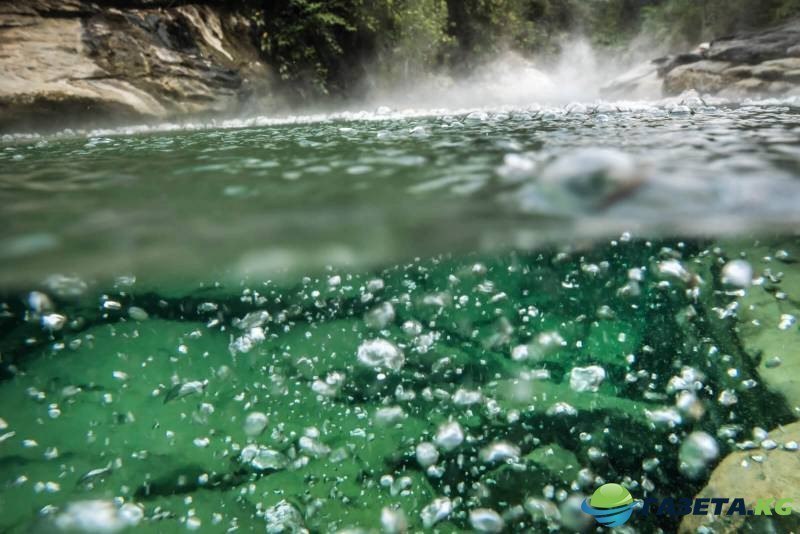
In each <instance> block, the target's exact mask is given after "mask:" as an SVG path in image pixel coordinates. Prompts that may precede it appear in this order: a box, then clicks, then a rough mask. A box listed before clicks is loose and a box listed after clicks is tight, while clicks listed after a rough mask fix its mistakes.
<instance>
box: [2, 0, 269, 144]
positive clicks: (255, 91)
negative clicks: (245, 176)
mask: <svg viewBox="0 0 800 534" xmlns="http://www.w3.org/2000/svg"><path fill="white" fill-rule="evenodd" d="M107 4H108V3H106V2H100V3H98V4H95V3H89V2H83V1H78V0H73V1H67V2H63V1H59V2H56V1H49V0H39V1H34V2H26V3H19V2H0V131H10V132H21V131H28V130H31V129H41V128H42V127H47V128H56V129H62V128H67V127H76V126H98V125H108V124H111V123H112V121H113V123H118V122H119V121H132V120H141V121H148V120H165V119H173V118H178V117H181V116H186V115H192V116H210V115H215V114H220V113H236V112H241V111H243V110H245V109H246V108H247V107H248V106H250V105H255V104H259V105H267V104H268V103H269V101H270V100H271V98H272V92H271V85H272V81H271V80H272V73H271V71H270V69H269V68H268V67H267V65H266V64H264V63H263V62H262V61H261V60H260V58H259V53H258V49H257V46H256V43H255V41H254V39H253V38H252V36H253V31H252V28H251V22H250V21H249V20H248V19H247V18H246V17H244V16H243V15H242V14H240V13H237V12H236V11H233V10H230V9H227V8H225V7H220V6H219V5H216V6H215V5H213V4H212V3H211V2H207V3H203V2H197V3H186V2H179V3H176V2H156V1H146V0H142V1H138V2H128V3H126V4H125V5H126V7H124V8H116V7H112V6H110V5H107Z"/></svg>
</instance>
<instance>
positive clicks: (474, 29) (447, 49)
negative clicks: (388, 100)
mask: <svg viewBox="0 0 800 534" xmlns="http://www.w3.org/2000/svg"><path fill="white" fill-rule="evenodd" d="M249 3H250V5H251V6H253V7H254V15H253V16H254V18H255V20H256V21H257V27H258V31H259V37H260V41H261V46H262V49H263V51H264V53H265V55H266V56H267V57H268V59H269V60H270V62H271V63H272V64H273V65H275V66H276V68H277V69H278V72H279V74H280V76H281V78H282V79H283V80H285V81H286V82H287V83H289V84H291V85H290V86H291V87H292V88H293V91H294V92H295V95H296V97H297V98H298V99H300V100H309V99H313V98H319V97H327V96H341V95H345V94H346V95H350V96H351V97H358V96H359V95H360V91H362V90H364V89H366V88H367V87H368V84H367V83H365V80H369V76H368V75H377V76H376V77H377V79H380V80H383V81H388V83H392V82H394V81H397V80H407V79H413V77H414V76H415V75H417V74H419V73H420V72H445V73H455V74H458V73H463V72H469V71H470V70H471V69H473V68H474V67H475V66H476V65H477V64H480V63H481V62H482V61H485V60H486V59H487V58H491V57H492V56H494V55H496V54H497V53H500V52H502V51H505V50H514V51H518V52H521V53H523V54H527V55H539V56H540V57H545V58H546V57H549V56H552V55H553V54H554V53H555V52H557V51H558V48H559V45H560V43H561V42H562V40H563V38H564V37H565V36H566V35H568V34H569V33H571V32H579V33H581V34H584V35H586V36H587V37H589V38H590V40H591V41H592V42H593V43H594V44H595V45H598V46H603V47H623V46H626V45H627V43H629V42H630V41H631V40H632V39H633V38H634V37H636V36H637V35H640V34H642V33H644V34H645V35H646V36H648V37H649V38H650V39H652V40H653V41H654V42H657V43H660V44H667V45H668V46H670V47H672V48H674V49H685V48H686V47H687V46H693V45H695V44H697V43H698V42H700V41H703V40H708V39H711V38H713V37H715V36H720V35H725V34H728V33H730V32H733V31H736V30H740V29H751V28H755V27H762V26H766V25H770V24H775V23H777V22H780V21H782V20H785V19H786V18H788V17H792V16H795V15H797V14H798V13H800V0H763V1H758V2H755V1H753V0H269V1H267V0H250V2H249Z"/></svg>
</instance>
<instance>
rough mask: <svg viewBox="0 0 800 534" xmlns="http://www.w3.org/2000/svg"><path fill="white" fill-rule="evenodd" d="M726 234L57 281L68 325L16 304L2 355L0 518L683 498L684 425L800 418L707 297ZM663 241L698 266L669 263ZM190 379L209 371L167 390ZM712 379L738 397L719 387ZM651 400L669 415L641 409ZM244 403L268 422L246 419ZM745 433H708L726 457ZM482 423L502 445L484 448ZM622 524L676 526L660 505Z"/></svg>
mask: <svg viewBox="0 0 800 534" xmlns="http://www.w3.org/2000/svg"><path fill="white" fill-rule="evenodd" d="M739 253H740V250H737V249H734V248H726V249H721V248H719V247H717V248H715V247H713V246H712V245H711V244H710V243H700V242H668V241H660V242H643V241H636V240H632V241H624V240H623V241H620V240H615V241H613V242H612V243H607V244H604V245H596V246H594V247H589V248H585V249H575V250H571V251H557V250H544V251H542V252H536V253H520V252H512V253H505V254H494V255H484V256H481V255H468V256H466V257H449V256H443V257H437V258H435V259H428V260H417V261H412V262H409V263H406V264H400V265H397V266H394V267H391V268H388V269H385V270H375V271H368V272H363V273H350V272H342V271H337V270H331V271H330V272H326V273H324V274H322V275H320V276H316V277H309V278H305V279H304V280H302V281H298V283H297V284H295V285H284V286H279V285H276V284H274V283H260V284H252V285H251V284H242V285H241V286H232V287H227V286H224V285H220V286H217V287H210V288H208V289H199V290H197V291H195V292H192V293H188V294H186V295H183V296H180V297H172V298H161V297H160V296H159V295H157V294H153V293H150V292H145V293H139V292H138V291H137V283H136V282H132V280H130V279H126V280H119V281H118V282H119V283H118V284H117V286H116V287H114V288H113V289H111V288H105V289H104V290H103V292H102V293H98V292H96V291H93V290H87V291H85V292H84V293H83V294H81V295H80V296H77V297H70V296H67V297H62V298H58V297H54V300H53V301H52V302H51V303H52V305H53V306H54V307H55V308H56V309H57V310H58V312H59V313H61V314H64V315H65V316H66V317H67V318H68V321H69V322H68V324H67V325H66V326H65V327H64V328H63V329H62V330H60V331H59V332H55V333H53V334H52V335H51V336H48V335H45V334H43V333H42V332H41V328H40V327H39V326H38V325H37V324H36V323H34V322H28V323H23V324H19V323H17V324H16V328H14V329H12V330H11V332H12V333H13V337H12V336H8V337H6V338H5V339H4V342H5V347H4V351H3V354H4V356H5V355H14V356H16V357H15V358H14V359H13V360H12V361H13V362H14V363H13V365H11V366H9V367H8V368H7V369H6V377H5V379H4V381H3V383H2V384H0V406H2V414H0V415H1V416H2V418H3V421H4V425H6V426H7V428H6V429H4V431H3V432H4V433H5V432H9V431H12V432H13V433H14V435H13V436H11V437H8V438H7V439H4V440H3V443H2V458H1V459H0V461H2V463H3V469H2V475H3V478H4V480H3V490H2V492H0V507H2V513H0V518H2V519H1V521H2V528H3V530H8V531H10V532H27V531H29V530H30V529H31V528H34V529H35V528H37V526H38V528H40V529H41V531H45V532H46V531H48V528H52V527H48V526H47V525H48V518H47V515H48V514H47V513H46V512H47V510H48V509H51V510H53V511H54V512H53V515H56V514H57V513H56V512H55V510H56V509H59V508H62V509H63V507H64V506H65V505H67V504H68V503H70V502H73V501H76V500H89V499H105V500H113V499H118V500H119V501H120V502H123V501H124V502H135V503H137V504H138V505H139V506H141V507H142V510H143V512H144V518H143V519H142V521H141V522H140V523H139V524H138V526H137V531H152V532H183V531H185V530H186V529H187V527H199V528H203V529H207V531H209V532H212V531H223V530H226V529H228V528H231V527H234V526H236V527H238V528H239V529H240V530H243V531H250V530H257V531H262V530H263V529H264V528H265V521H266V522H267V523H269V520H265V517H264V515H265V511H267V515H268V516H269V510H270V508H271V507H273V506H275V505H276V504H278V503H281V502H282V501H286V502H288V503H291V505H292V506H293V507H295V509H296V510H297V511H298V512H299V513H300V514H301V515H302V518H303V521H302V523H301V524H302V525H304V528H307V529H309V530H310V531H312V532H335V531H339V530H342V529H345V528H362V529H368V530H380V529H381V528H382V527H381V510H382V509H383V508H384V507H389V508H390V509H392V510H401V511H402V513H403V514H404V516H405V518H406V521H407V523H408V525H409V527H410V528H411V529H413V530H418V529H422V528H423V523H422V519H421V516H420V513H421V511H422V510H423V508H424V507H426V506H428V505H429V504H430V503H431V502H432V501H433V500H434V499H435V498H441V497H447V498H449V499H450V500H451V502H452V513H451V514H450V515H449V516H447V517H446V518H445V519H443V520H441V521H440V522H438V523H436V524H435V526H433V528H435V529H436V530H438V531H440V532H454V531H461V530H465V529H469V521H468V513H469V511H470V510H473V509H476V508H489V509H493V510H497V511H498V512H500V513H504V514H505V516H506V517H505V523H506V526H507V528H510V529H513V530H521V529H526V528H530V529H534V530H541V529H545V528H547V527H548V526H550V527H552V528H557V527H558V525H559V524H563V528H564V530H566V531H570V530H576V529H583V528H588V527H590V526H591V525H590V524H587V523H586V518H581V517H580V515H579V514H578V513H577V512H574V513H573V515H574V516H576V517H575V518H571V517H570V511H569V506H567V507H566V508H567V509H566V510H565V509H564V504H563V502H560V501H564V500H565V497H568V496H574V495H583V494H587V495H588V494H591V491H592V488H594V487H595V486H596V485H597V484H598V482H600V481H615V482H621V483H624V484H626V485H627V486H628V487H629V488H630V489H631V491H632V492H633V493H634V494H635V495H637V496H638V497H639V498H641V497H642V496H643V495H644V494H647V495H655V496H673V495H688V496H691V495H694V493H696V492H697V490H698V489H699V488H700V487H702V482H703V480H704V478H703V477H702V476H701V477H698V478H692V477H687V476H686V474H685V473H684V472H682V471H681V469H680V468H679V463H680V462H679V458H678V455H679V451H680V447H681V442H682V441H683V439H684V438H685V437H686V436H687V435H688V434H689V433H690V432H692V431H697V430H703V431H707V432H708V433H709V434H711V435H713V436H717V435H719V432H720V429H721V428H722V427H723V426H724V427H731V426H733V427H737V428H739V429H740V433H738V434H737V436H738V438H740V437H741V436H740V435H739V434H741V433H744V434H746V433H747V431H748V430H749V429H751V428H753V427H756V426H758V427H763V428H767V429H769V428H773V427H775V426H776V425H778V424H781V423H786V422H789V421H791V420H793V419H794V418H795V417H796V413H795V414H793V413H792V410H791V409H790V407H789V405H788V404H787V403H786V402H785V401H783V400H782V399H781V398H780V397H779V396H778V395H775V394H773V393H771V392H769V391H768V390H766V388H764V387H763V386H762V385H761V383H760V380H759V377H758V374H757V372H756V369H755V366H756V362H754V361H753V360H751V359H750V358H748V357H747V355H746V354H745V353H744V351H743V350H742V348H741V346H740V344H739V342H738V341H737V339H736V334H735V325H736V322H735V321H734V320H733V319H732V318H731V317H728V318H720V316H719V315H718V314H716V313H714V312H712V310H713V309H718V308H725V307H726V306H728V305H729V304H730V303H731V302H735V300H736V295H735V294H731V293H730V292H728V291H725V288H724V286H723V285H722V283H721V281H720V269H721V268H722V266H723V265H724V264H725V263H726V261H727V260H728V259H729V258H730V257H731V256H733V257H738V255H739ZM674 261H680V264H681V265H684V266H685V268H686V269H687V271H688V272H691V273H693V275H696V276H697V277H699V278H702V279H703V284H702V285H701V286H695V285H694V284H695V282H693V281H692V279H691V278H686V277H684V278H681V277H676V276H674V275H672V274H669V273H666V272H665V270H664V268H663V266H664V265H672V263H667V262H674ZM660 266H662V267H660ZM632 269H633V270H634V271H633V273H634V274H632V271H631V270H632ZM670 272H671V271H670ZM640 274H641V276H640ZM640 278H641V280H639V279H640ZM61 282H62V285H61V288H62V289H64V288H68V287H70V286H69V285H68V282H69V281H68V280H66V281H65V280H62V281H61ZM634 282H635V283H634ZM693 288H698V289H699V290H698V291H694V290H693ZM64 294H69V292H68V291H66V292H65V293H64ZM19 307H20V304H18V303H17V304H13V305H11V306H10V307H9V308H8V309H7V311H8V312H9V313H8V315H15V316H18V314H24V313H25V312H24V311H22V310H20V309H19ZM257 312H264V313H257ZM29 313H30V312H29ZM248 314H249V315H248ZM242 318H244V320H241V319H242ZM9 321H12V320H11V319H6V322H7V323H6V324H8V322H9ZM254 325H260V326H254ZM252 328H260V329H261V330H262V331H263V339H261V337H262V336H260V335H258V334H256V333H254V332H253V331H252ZM543 334H544V337H543ZM552 335H555V336H556V341H555V342H554V341H553V340H552ZM248 336H249V338H250V339H251V340H252V343H245V344H242V343H241V339H242V337H248ZM547 336H551V337H547ZM371 340H385V341H386V342H388V343H390V344H391V346H392V347H394V348H395V349H396V350H397V352H398V353H401V354H402V363H401V364H400V365H397V363H396V362H388V363H386V365H377V366H372V365H367V364H365V363H364V362H363V361H361V360H360V359H359V356H358V354H359V347H361V346H363V345H364V344H365V342H369V341H371ZM248 345H252V346H248ZM521 346H524V347H526V352H527V354H528V356H527V358H525V359H521V358H520V356H519V347H521ZM244 350H246V351H244ZM515 351H516V355H515ZM5 363H7V364H8V363H10V362H8V361H6V362H5ZM588 366H599V367H601V368H602V369H603V370H604V372H605V377H604V380H602V382H601V383H599V384H598V385H597V388H596V391H593V390H592V389H593V388H589V389H588V390H584V391H580V388H577V389H578V390H577V391H576V386H575V385H574V384H571V381H570V373H571V371H572V369H573V368H576V367H577V368H585V367H588ZM687 368H691V369H694V370H695V371H696V372H697V373H698V375H699V376H701V377H702V378H701V380H702V382H703V388H702V389H699V390H697V391H696V392H695V395H696V399H695V403H696V404H695V405H694V406H689V407H688V408H684V409H683V411H682V410H680V409H676V408H675V407H674V405H675V402H676V401H675V393H676V390H675V389H674V388H673V389H671V386H670V383H671V382H670V381H671V380H674V379H673V377H675V376H676V375H678V376H680V375H681V372H682V369H687ZM730 369H736V370H737V373H736V375H735V376H732V375H731V373H730V372H729V370H730ZM194 381H198V382H202V383H203V386H202V387H197V388H194V389H192V390H191V392H190V393H188V394H185V395H183V396H181V394H179V393H178V391H177V390H178V389H179V388H180V385H182V384H186V383H192V382H194ZM749 381H754V382H755V384H750V382H749ZM175 385H177V388H176V387H175ZM723 390H730V391H733V392H735V394H736V396H737V397H738V402H737V403H736V404H734V405H726V404H724V403H721V402H719V395H720V392H721V391H723ZM664 410H668V411H669V410H671V412H670V413H671V416H670V417H671V418H668V419H667V420H665V419H663V418H660V417H658V415H653V414H659V413H662V412H663V411H664ZM698 410H700V411H699V412H698ZM254 412H259V413H262V414H263V415H264V416H266V426H265V428H264V429H263V432H256V433H255V434H254V433H252V432H251V433H250V434H248V433H247V431H246V430H247V427H248V424H247V423H246V420H247V417H248V415H249V414H252V413H254ZM701 412H702V413H701ZM448 422H457V423H458V424H459V425H460V427H461V429H462V431H463V434H464V439H463V442H462V443H459V444H458V446H457V447H455V448H453V450H450V451H447V450H445V449H446V448H443V447H441V446H440V447H439V448H440V454H439V459H438V461H437V462H436V466H437V469H436V470H434V471H428V470H427V469H426V468H425V467H423V466H422V465H420V463H419V461H418V459H417V455H416V452H415V449H416V446H417V445H418V444H419V443H421V442H430V441H436V435H437V432H439V430H440V428H441V427H442V425H444V424H446V423H448ZM304 438H305V439H304ZM738 438H734V437H729V438H727V439H726V438H719V446H720V447H721V449H722V451H723V455H724V453H725V452H727V451H729V450H733V449H734V448H735V445H734V444H735V442H736V441H737V439H738ZM497 443H505V444H507V445H510V446H512V448H514V449H515V450H514V452H513V453H512V454H511V456H510V457H507V456H503V455H500V459H498V460H493V459H492V458H491V457H490V456H489V455H487V452H486V451H487V449H490V448H491V447H492V445H493V444H495V445H496V444H497ZM249 444H253V445H256V446H257V447H262V448H263V449H266V450H269V453H264V454H265V456H264V457H263V459H264V463H263V464H261V463H259V462H256V464H257V465H255V464H253V463H252V462H248V460H247V459H243V457H242V454H243V452H242V451H243V449H244V448H245V447H246V446H248V445H249ZM648 459H649V460H650V462H649V464H653V460H652V459H657V465H656V466H655V467H653V466H652V465H648V462H647V461H646V460H648ZM106 466H108V467H110V469H108V471H107V472H104V473H102V474H100V475H97V476H95V477H90V478H89V479H88V480H86V479H82V477H85V475H86V474H87V473H89V472H90V471H91V470H93V469H98V468H104V467H106ZM262 468H263V469H262ZM53 483H55V484H57V487H55V488H53V487H50V488H48V486H47V485H48V484H53ZM546 495H549V496H550V498H551V500H550V501H548V500H547V499H546V497H545V496H546ZM531 498H534V499H540V500H544V501H546V502H552V503H553V504H554V505H555V506H559V505H561V507H562V510H561V514H560V516H561V518H560V520H559V521H556V520H554V519H553V518H547V517H545V516H544V515H543V514H542V513H539V514H538V515H537V514H532V513H530V512H529V511H527V510H526V509H525V504H526V502H527V501H528V500H529V499H531ZM567 502H570V501H567ZM528 508H529V509H533V508H532V505H530V504H529V506H528ZM273 515H274V514H273ZM187 521H188V523H187ZM632 527H634V528H636V529H637V530H638V531H652V529H654V528H657V527H660V528H663V529H665V530H668V531H669V530H673V529H675V528H676V527H677V520H676V519H674V518H672V519H671V518H664V517H660V518H653V517H651V518H650V519H648V520H647V521H644V520H642V521H639V522H633V523H632ZM277 531H280V530H277Z"/></svg>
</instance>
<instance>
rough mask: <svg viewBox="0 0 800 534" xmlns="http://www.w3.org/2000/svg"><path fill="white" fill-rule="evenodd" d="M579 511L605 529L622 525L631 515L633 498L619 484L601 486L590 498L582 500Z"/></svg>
mask: <svg viewBox="0 0 800 534" xmlns="http://www.w3.org/2000/svg"><path fill="white" fill-rule="evenodd" d="M581 510H583V511H584V512H585V513H587V514H589V515H590V516H592V517H594V519H595V521H597V522H598V523H600V524H601V525H603V526H606V527H618V526H620V525H624V524H625V523H626V522H627V521H628V519H630V518H631V514H632V513H633V497H631V494H630V492H629V491H628V490H626V489H625V488H623V487H622V486H620V485H619V484H603V485H602V486H600V487H599V488H597V489H596V490H595V492H594V493H593V494H592V496H591V498H588V499H584V501H583V503H582V504H581Z"/></svg>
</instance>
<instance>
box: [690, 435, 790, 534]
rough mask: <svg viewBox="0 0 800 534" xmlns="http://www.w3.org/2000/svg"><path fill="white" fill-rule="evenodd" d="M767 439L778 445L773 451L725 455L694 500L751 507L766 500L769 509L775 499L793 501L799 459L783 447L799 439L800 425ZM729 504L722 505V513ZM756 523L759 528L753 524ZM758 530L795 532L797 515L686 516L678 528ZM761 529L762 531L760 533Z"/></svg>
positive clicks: (739, 452) (719, 530) (693, 530)
mask: <svg viewBox="0 0 800 534" xmlns="http://www.w3.org/2000/svg"><path fill="white" fill-rule="evenodd" d="M769 438H770V440H772V441H774V442H775V443H776V444H779V446H778V447H775V448H769V449H768V448H765V447H763V446H762V448H760V449H756V450H748V451H738V452H734V453H731V454H730V455H728V456H727V457H726V458H725V459H724V460H723V461H722V462H721V463H720V464H719V465H718V466H717V468H716V469H714V472H713V473H712V474H711V479H710V480H709V481H708V484H707V485H706V487H705V488H703V489H702V490H701V491H700V493H699V494H698V495H697V497H706V498H712V497H729V498H733V497H741V498H744V500H745V502H746V504H747V506H749V507H751V508H752V507H754V506H755V504H756V502H757V501H758V500H759V499H768V500H769V501H770V502H771V503H772V507H773V508H774V507H775V506H776V503H775V500H776V499H781V498H794V495H795V492H796V491H797V488H798V487H800V470H798V465H800V456H798V452H796V451H794V450H787V448H786V445H787V444H790V443H794V444H795V446H796V443H797V441H799V440H800V423H791V424H789V425H785V426H782V427H780V428H777V429H775V430H773V431H772V432H770V433H769ZM729 508H730V503H726V504H724V505H723V506H722V510H723V513H726V512H727V510H728V509H729ZM755 523H758V525H755ZM745 524H746V525H747V526H748V528H751V527H752V528H757V529H759V530H758V531H759V532H761V531H763V532H796V531H797V529H798V528H800V516H798V514H797V512H796V511H795V512H794V513H792V514H787V515H781V514H778V513H777V512H774V511H773V512H772V515H771V516H764V517H742V516H740V515H731V516H728V515H722V516H714V515H707V516H705V515H687V516H685V517H684V519H683V522H682V523H681V526H680V532H684V533H690V532H698V531H699V530H698V529H701V528H703V527H708V528H712V529H713V532H718V533H723V532H740V530H739V529H741V528H744V526H745ZM760 529H763V530H760Z"/></svg>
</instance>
